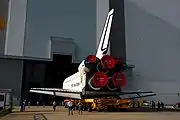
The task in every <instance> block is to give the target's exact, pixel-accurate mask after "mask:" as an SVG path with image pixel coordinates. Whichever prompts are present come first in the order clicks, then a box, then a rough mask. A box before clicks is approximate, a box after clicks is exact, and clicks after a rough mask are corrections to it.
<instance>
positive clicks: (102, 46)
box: [96, 9, 114, 59]
mask: <svg viewBox="0 0 180 120" xmlns="http://www.w3.org/2000/svg"><path fill="white" fill-rule="evenodd" d="M113 13H114V9H112V10H111V11H110V12H109V13H108V15H107V18H106V21H105V25H104V28H103V31H102V35H101V38H100V42H99V46H98V49H97V52H96V57H98V58H99V59H101V58H102V57H103V55H104V54H107V52H108V47H109V35H110V30H111V25H112V20H113Z"/></svg>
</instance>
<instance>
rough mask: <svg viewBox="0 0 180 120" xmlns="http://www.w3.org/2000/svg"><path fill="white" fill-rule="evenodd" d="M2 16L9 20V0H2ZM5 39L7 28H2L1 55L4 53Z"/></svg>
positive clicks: (0, 37)
mask: <svg viewBox="0 0 180 120" xmlns="http://www.w3.org/2000/svg"><path fill="white" fill-rule="evenodd" d="M0 17H2V18H3V19H4V20H5V21H6V22H7V18H8V0H1V1H0ZM5 39H6V29H3V30H0V55H3V54H4V48H5Z"/></svg>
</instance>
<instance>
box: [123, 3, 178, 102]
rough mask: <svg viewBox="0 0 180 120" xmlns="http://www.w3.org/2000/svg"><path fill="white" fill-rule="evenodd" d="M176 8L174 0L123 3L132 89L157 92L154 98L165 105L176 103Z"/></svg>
mask: <svg viewBox="0 0 180 120" xmlns="http://www.w3.org/2000/svg"><path fill="white" fill-rule="evenodd" d="M178 5H179V2H178V1H175V0H170V1H169V2H168V0H158V1H157V0H156V1H155V0H151V1H149V0H125V20H126V21H125V22H126V24H125V26H126V28H125V30H126V56H127V61H128V63H130V64H134V65H135V69H134V80H132V81H131V86H132V88H131V89H137V90H138V89H141V90H142V91H143V90H152V91H154V92H156V93H158V95H157V96H156V97H154V98H153V99H155V100H163V101H164V102H165V103H167V104H168V103H169V104H172V103H175V102H178V101H179V96H178V95H177V93H178V92H180V87H179V86H180V81H179V77H180V76H179V68H180V63H179V61H180V55H179V54H178V51H180V48H179V45H180V41H179V39H180V27H179V24H180V22H179V18H180V16H179V14H177V13H178V11H179V10H180V8H179V6H178ZM149 99H152V98H149Z"/></svg>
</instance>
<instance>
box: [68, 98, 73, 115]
mask: <svg viewBox="0 0 180 120" xmlns="http://www.w3.org/2000/svg"><path fill="white" fill-rule="evenodd" d="M67 106H68V115H70V114H71V115H73V103H72V100H69V101H68V103H67Z"/></svg>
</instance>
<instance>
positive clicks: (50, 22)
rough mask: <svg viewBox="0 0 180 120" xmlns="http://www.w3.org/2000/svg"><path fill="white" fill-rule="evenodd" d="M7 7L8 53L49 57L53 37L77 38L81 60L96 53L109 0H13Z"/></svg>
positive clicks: (6, 41)
mask: <svg viewBox="0 0 180 120" xmlns="http://www.w3.org/2000/svg"><path fill="white" fill-rule="evenodd" d="M7 1H8V0H7ZM7 6H8V13H7V15H8V19H7V31H6V40H5V41H4V42H5V43H4V46H5V47H4V49H3V50H4V51H3V50H1V51H2V52H4V55H8V56H16V57H21V58H32V59H33V58H41V59H47V58H48V59H49V58H50V57H51V56H50V55H51V53H50V52H53V51H51V40H50V39H51V37H61V38H68V39H73V40H74V41H73V42H74V44H75V46H76V51H75V52H76V58H77V59H76V61H80V60H82V59H83V58H85V57H86V56H87V54H94V53H95V52H96V44H98V43H99V38H100V34H101V30H102V28H103V25H104V21H105V18H106V15H107V12H108V11H109V0H91V1H84V0H76V1H72V0H53V1H52V0H38V1H37V0H16V1H15V2H14V0H9V3H8V5H7ZM15 9H16V10H15ZM54 48H57V46H56V47H54ZM61 49H63V48H59V51H61ZM56 51H58V50H56Z"/></svg>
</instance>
